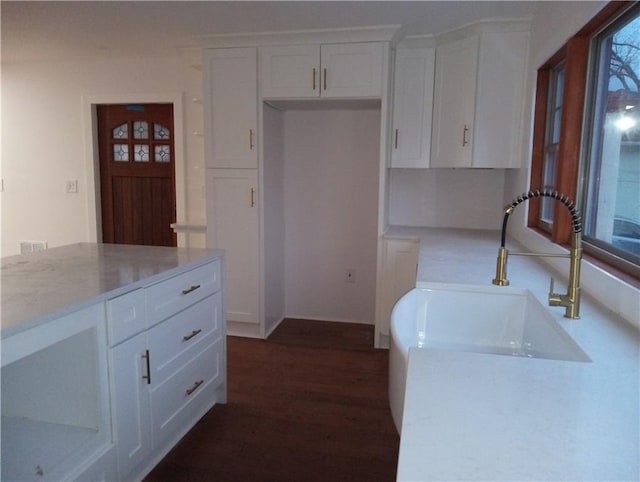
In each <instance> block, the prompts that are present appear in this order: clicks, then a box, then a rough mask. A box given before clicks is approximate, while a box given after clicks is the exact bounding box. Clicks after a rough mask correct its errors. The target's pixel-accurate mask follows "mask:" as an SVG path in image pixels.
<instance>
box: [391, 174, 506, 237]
mask: <svg viewBox="0 0 640 482" xmlns="http://www.w3.org/2000/svg"><path fill="white" fill-rule="evenodd" d="M504 172H505V171H504V170H503V169H391V185H390V191H391V194H390V198H389V224H391V225H398V226H429V227H441V228H467V229H499V228H500V225H501V224H500V223H501V221H502V214H501V213H502V209H503V207H504V202H503V198H504V178H505V174H504Z"/></svg>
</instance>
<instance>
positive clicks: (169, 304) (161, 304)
mask: <svg viewBox="0 0 640 482" xmlns="http://www.w3.org/2000/svg"><path fill="white" fill-rule="evenodd" d="M220 264H221V262H220V260H219V259H216V260H214V261H213V262H211V263H208V264H206V265H204V266H200V267H198V268H195V269H192V270H190V271H188V272H186V273H182V274H180V275H178V276H174V277H173V278H169V279H168V280H165V281H161V282H160V283H157V284H155V285H151V286H149V287H147V288H145V291H146V296H147V317H148V320H149V324H148V326H149V327H152V326H153V325H155V324H156V323H159V322H161V321H162V320H166V319H167V318H169V317H170V316H172V315H174V314H175V313H178V312H179V311H181V310H184V309H185V308H187V307H188V306H190V305H192V304H194V303H196V302H197V301H200V300H201V299H203V298H206V297H207V296H209V295H211V294H213V293H215V292H217V291H219V290H220V288H221V286H222V269H221V266H220Z"/></svg>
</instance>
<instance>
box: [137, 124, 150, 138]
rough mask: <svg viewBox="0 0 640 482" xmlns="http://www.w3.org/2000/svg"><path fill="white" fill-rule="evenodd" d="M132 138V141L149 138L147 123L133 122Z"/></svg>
mask: <svg viewBox="0 0 640 482" xmlns="http://www.w3.org/2000/svg"><path fill="white" fill-rule="evenodd" d="M133 138H134V139H148V138H149V124H148V123H147V121H135V122H134V123H133Z"/></svg>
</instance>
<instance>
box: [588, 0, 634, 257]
mask: <svg viewBox="0 0 640 482" xmlns="http://www.w3.org/2000/svg"><path fill="white" fill-rule="evenodd" d="M591 55H592V62H591V65H592V66H593V68H592V73H591V75H592V77H591V79H590V81H591V88H590V95H589V98H588V105H589V110H588V115H587V118H589V119H591V123H590V125H589V126H588V131H587V136H586V139H588V141H589V142H588V143H587V145H585V153H586V155H585V161H586V163H585V190H584V195H583V206H584V218H585V219H584V222H585V231H584V239H585V242H586V243H588V244H590V245H593V247H594V248H595V249H599V250H601V251H602V252H603V253H602V254H603V255H606V256H607V257H608V258H609V260H610V262H619V263H624V262H629V263H631V264H635V265H640V8H638V7H636V8H634V9H632V10H631V11H629V12H627V14H625V15H624V16H622V17H621V18H619V19H618V20H617V21H615V22H614V23H612V24H611V25H609V26H608V27H607V28H605V29H604V30H603V31H602V32H601V33H600V34H598V35H597V36H595V37H594V39H593V42H592V50H591ZM616 258H618V260H616Z"/></svg>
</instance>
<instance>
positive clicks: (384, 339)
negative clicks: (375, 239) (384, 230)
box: [375, 238, 420, 348]
mask: <svg viewBox="0 0 640 482" xmlns="http://www.w3.org/2000/svg"><path fill="white" fill-rule="evenodd" d="M419 246H420V245H419V243H418V241H417V240H415V239H402V238H396V239H394V238H383V240H382V249H383V253H382V267H381V276H380V278H379V279H380V285H379V288H380V289H379V293H380V294H379V296H378V305H377V309H376V332H375V346H376V347H377V348H387V347H388V346H389V322H390V320H391V311H392V310H393V306H394V305H395V304H396V302H397V301H398V299H399V298H400V297H401V296H402V295H404V294H405V293H406V292H407V291H409V290H410V289H412V288H415V287H416V276H417V270H418V252H419Z"/></svg>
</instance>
